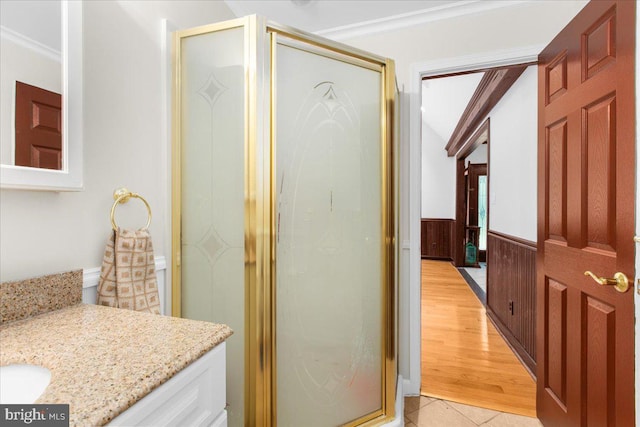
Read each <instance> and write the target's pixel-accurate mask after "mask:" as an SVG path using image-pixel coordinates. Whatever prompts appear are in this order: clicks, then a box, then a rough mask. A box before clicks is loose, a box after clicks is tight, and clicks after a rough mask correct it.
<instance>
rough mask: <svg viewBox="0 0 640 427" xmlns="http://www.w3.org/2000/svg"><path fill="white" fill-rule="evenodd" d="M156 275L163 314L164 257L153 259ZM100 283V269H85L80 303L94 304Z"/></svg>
mask: <svg viewBox="0 0 640 427" xmlns="http://www.w3.org/2000/svg"><path fill="white" fill-rule="evenodd" d="M155 262H156V274H157V275H158V293H159V294H160V312H161V313H162V314H165V313H164V307H165V301H164V298H165V289H164V288H165V283H167V280H166V271H167V261H166V259H165V257H164V256H157V257H155ZM99 281H100V267H95V268H85V269H84V270H83V271H82V302H83V303H85V304H95V303H96V301H97V299H98V282H99Z"/></svg>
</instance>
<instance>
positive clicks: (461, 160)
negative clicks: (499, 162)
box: [453, 117, 491, 267]
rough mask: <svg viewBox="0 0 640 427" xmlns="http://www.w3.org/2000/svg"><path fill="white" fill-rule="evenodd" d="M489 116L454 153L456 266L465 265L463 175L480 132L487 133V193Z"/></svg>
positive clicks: (454, 257) (465, 207)
mask: <svg viewBox="0 0 640 427" xmlns="http://www.w3.org/2000/svg"><path fill="white" fill-rule="evenodd" d="M490 129H491V118H490V117H487V118H486V119H485V120H484V121H483V122H482V124H481V125H480V127H478V129H476V131H475V132H474V133H473V134H472V135H471V137H470V138H469V140H468V141H467V143H465V144H464V145H463V146H462V148H460V151H458V153H457V154H456V206H455V208H456V222H455V228H456V229H455V233H454V236H453V241H454V248H453V264H454V265H455V266H456V267H464V266H465V254H464V250H462V248H463V246H464V240H465V238H466V233H465V226H466V222H467V221H466V220H467V211H468V203H469V200H468V196H467V185H466V180H465V179H464V177H465V170H466V165H465V162H466V161H467V157H469V156H470V155H471V153H473V151H474V150H475V149H476V148H478V147H479V146H480V145H482V144H483V143H482V142H481V141H480V136H481V135H482V133H484V132H486V133H487V141H486V143H487V162H486V163H487V197H488V195H489V185H490V178H489V166H490V158H491V156H490V153H491V150H490V147H491V130H490ZM489 210H490V208H489V203H488V200H487V231H489ZM477 250H478V258H479V256H480V255H479V254H480V248H477Z"/></svg>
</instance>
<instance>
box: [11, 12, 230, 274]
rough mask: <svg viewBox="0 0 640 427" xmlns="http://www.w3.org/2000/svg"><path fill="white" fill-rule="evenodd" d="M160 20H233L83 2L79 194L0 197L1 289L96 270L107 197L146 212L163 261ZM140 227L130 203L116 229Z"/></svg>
mask: <svg viewBox="0 0 640 427" xmlns="http://www.w3.org/2000/svg"><path fill="white" fill-rule="evenodd" d="M162 18H167V19H168V20H169V22H170V23H172V24H173V25H175V27H176V28H188V27H192V26H197V25H203V24H207V23H211V22H215V21H221V20H225V19H231V18H234V15H233V14H232V12H231V11H230V10H229V9H228V8H227V7H226V5H225V4H224V2H220V1H207V2H204V1H180V2H171V1H135V2H134V1H87V2H84V40H83V42H84V191H81V192H73V193H54V192H29V191H16V190H0V229H1V230H2V231H1V233H0V281H6V280H16V279H22V278H27V277H32V276H37V275H43V274H48V273H53V272H60V271H66V270H72V269H77V268H94V267H98V266H100V263H101V261H102V252H103V250H104V245H105V243H106V239H107V237H108V235H109V232H110V228H111V226H110V223H109V210H110V209H111V205H112V203H113V199H112V194H113V190H114V189H116V188H118V187H120V186H127V187H128V188H129V189H130V190H132V191H135V192H138V193H140V194H142V195H143V196H144V197H145V198H146V199H147V200H148V202H149V203H150V204H151V207H152V208H153V221H152V224H151V227H150V231H151V234H152V236H153V239H154V248H155V253H156V255H157V256H159V255H164V256H166V257H167V259H169V258H170V255H171V254H170V243H171V242H169V241H167V240H168V239H167V238H166V230H168V229H169V224H170V212H167V206H169V203H168V200H167V195H168V194H169V193H168V182H167V178H168V173H169V171H168V168H167V163H166V159H167V154H168V153H167V152H166V149H167V148H166V147H165V146H164V142H163V141H164V140H163V138H164V136H165V131H166V120H165V106H164V105H163V103H162V99H161V93H162V90H163V88H164V87H166V82H165V81H164V80H163V79H162V72H161V71H162V67H164V66H165V64H164V58H163V56H162V53H161V44H162V42H163V40H162V33H161V29H162ZM144 221H146V211H145V209H144V206H143V205H142V204H141V203H140V202H139V201H137V200H132V201H131V202H129V203H128V204H127V205H122V206H121V207H119V208H118V223H119V225H121V226H124V227H127V226H129V227H140V226H141V225H143V224H144Z"/></svg>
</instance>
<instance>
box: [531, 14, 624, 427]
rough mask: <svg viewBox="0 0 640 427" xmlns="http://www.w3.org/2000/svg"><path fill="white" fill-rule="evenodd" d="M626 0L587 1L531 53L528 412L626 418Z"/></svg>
mask: <svg viewBox="0 0 640 427" xmlns="http://www.w3.org/2000/svg"><path fill="white" fill-rule="evenodd" d="M634 8H635V2H628V1H617V2H616V1H598V2H591V3H589V4H587V6H585V8H584V9H583V10H582V12H580V13H579V14H578V15H577V16H576V18H575V19H574V20H573V21H571V23H569V25H568V26H567V27H566V28H565V29H564V30H563V31H562V32H561V33H560V34H559V35H558V36H557V37H556V38H555V39H554V40H553V41H552V42H551V44H550V45H549V46H548V47H547V48H546V49H545V50H544V51H543V52H542V54H541V55H540V60H539V64H540V65H539V151H538V153H539V185H538V192H539V194H538V202H539V203H538V224H539V226H538V260H537V268H538V275H537V276H538V301H540V302H541V304H542V306H541V307H539V309H538V330H540V331H543V333H542V334H540V335H539V337H538V346H539V348H540V349H541V351H540V352H539V353H538V354H539V360H538V365H537V366H538V417H539V418H540V419H541V421H542V422H543V423H544V424H545V425H546V426H574V425H575V426H578V425H579V426H631V425H633V423H634V385H633V378H634V354H633V340H634V316H633V292H631V291H628V292H626V293H620V292H617V291H616V290H615V289H614V288H613V287H612V286H601V285H599V284H597V283H596V282H594V281H593V280H592V279H591V278H589V277H586V276H585V275H584V272H585V271H587V270H590V271H592V272H594V273H595V274H596V275H597V276H602V277H613V275H614V273H616V272H618V271H620V272H623V273H625V274H626V275H627V276H628V277H634V243H633V220H634V208H633V206H634V204H633V201H634V197H635V185H634V172H635V161H634V159H635V135H634V123H635V120H634V118H635V111H634V110H635V98H634V94H635V92H634V82H633V78H634V44H635V40H634V29H635V22H634V17H635V10H634Z"/></svg>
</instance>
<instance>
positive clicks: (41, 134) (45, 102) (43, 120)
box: [15, 82, 62, 169]
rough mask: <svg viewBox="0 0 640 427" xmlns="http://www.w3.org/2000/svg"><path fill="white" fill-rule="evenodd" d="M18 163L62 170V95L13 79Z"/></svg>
mask: <svg viewBox="0 0 640 427" xmlns="http://www.w3.org/2000/svg"><path fill="white" fill-rule="evenodd" d="M15 144H16V158H15V164H16V165H17V166H30V167H33V168H46V169H62V97H61V96H60V94H59V93H55V92H51V91H48V90H45V89H41V88H39V87H36V86H31V85H28V84H26V83H22V82H16V142H15Z"/></svg>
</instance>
